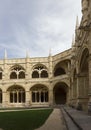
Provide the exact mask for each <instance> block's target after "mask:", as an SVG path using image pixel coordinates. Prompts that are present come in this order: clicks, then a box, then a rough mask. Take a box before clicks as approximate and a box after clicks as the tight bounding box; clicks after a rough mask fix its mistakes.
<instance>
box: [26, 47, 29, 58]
mask: <svg viewBox="0 0 91 130" xmlns="http://www.w3.org/2000/svg"><path fill="white" fill-rule="evenodd" d="M26 58H29V51H28V49H27V50H26Z"/></svg>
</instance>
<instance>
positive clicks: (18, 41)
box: [0, 0, 81, 58]
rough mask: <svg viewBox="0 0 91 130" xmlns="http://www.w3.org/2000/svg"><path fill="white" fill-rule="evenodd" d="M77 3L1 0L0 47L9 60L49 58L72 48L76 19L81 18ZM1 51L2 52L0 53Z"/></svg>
mask: <svg viewBox="0 0 91 130" xmlns="http://www.w3.org/2000/svg"><path fill="white" fill-rule="evenodd" d="M80 3H81V2H80V1H79V0H76V1H73V0H64V1H60V0H56V1H55V0H46V1H45V0H37V1H36V0H33V1H32V0H26V1H25V0H15V1H12V0H3V1H1V2H0V48H1V50H2V51H3V50H4V48H6V49H7V51H8V56H9V57H10V58H13V57H14V58H15V57H16V58H18V57H25V55H26V50H27V49H28V50H29V51H30V56H32V57H35V56H37V57H38V56H48V53H49V49H50V48H52V53H53V55H54V54H56V53H59V52H62V51H64V50H66V49H69V48H70V47H71V40H72V35H73V33H74V30H75V21H76V16H77V14H79V17H80V18H81V5H80ZM2 51H1V52H2ZM0 57H2V55H0Z"/></svg>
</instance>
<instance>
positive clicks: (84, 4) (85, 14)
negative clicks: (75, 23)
mask: <svg viewBox="0 0 91 130" xmlns="http://www.w3.org/2000/svg"><path fill="white" fill-rule="evenodd" d="M88 7H89V2H88V0H82V14H83V16H82V20H83V26H86V25H87V20H88Z"/></svg>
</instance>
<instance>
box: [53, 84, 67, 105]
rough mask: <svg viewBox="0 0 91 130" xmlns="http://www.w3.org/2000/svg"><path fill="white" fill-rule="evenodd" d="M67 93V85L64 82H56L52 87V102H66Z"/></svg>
mask: <svg viewBox="0 0 91 130" xmlns="http://www.w3.org/2000/svg"><path fill="white" fill-rule="evenodd" d="M67 94H68V85H67V84H66V83H64V82H58V83H56V84H55V86H54V88H53V95H54V103H55V104H57V105H59V104H66V103H67Z"/></svg>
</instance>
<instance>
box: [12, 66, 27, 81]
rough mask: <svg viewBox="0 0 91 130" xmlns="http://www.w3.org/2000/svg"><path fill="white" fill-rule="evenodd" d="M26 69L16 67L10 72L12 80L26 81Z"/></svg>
mask: <svg viewBox="0 0 91 130" xmlns="http://www.w3.org/2000/svg"><path fill="white" fill-rule="evenodd" d="M24 78H25V69H24V68H23V67H22V66H21V65H17V64H16V65H14V66H12V67H11V70H10V79H24Z"/></svg>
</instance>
